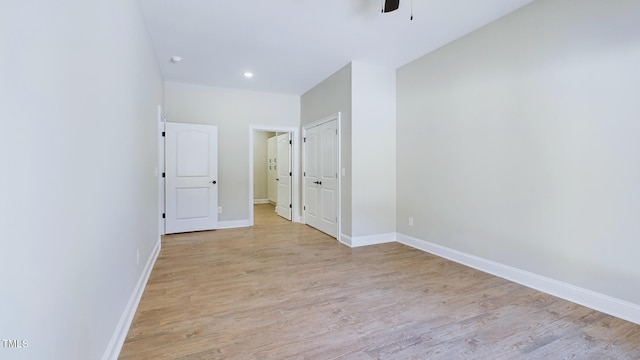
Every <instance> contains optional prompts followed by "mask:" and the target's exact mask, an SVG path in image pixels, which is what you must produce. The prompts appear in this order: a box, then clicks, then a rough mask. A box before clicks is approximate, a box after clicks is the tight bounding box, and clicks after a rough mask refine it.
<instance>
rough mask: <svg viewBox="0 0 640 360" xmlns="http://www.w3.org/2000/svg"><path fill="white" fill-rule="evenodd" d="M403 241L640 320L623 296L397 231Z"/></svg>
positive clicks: (639, 307) (635, 307) (637, 307)
mask: <svg viewBox="0 0 640 360" xmlns="http://www.w3.org/2000/svg"><path fill="white" fill-rule="evenodd" d="M396 240H397V241H398V242H399V243H402V244H405V245H408V246H411V247H414V248H416V249H419V250H422V251H426V252H428V253H431V254H434V255H437V256H440V257H443V258H445V259H449V260H451V261H455V262H457V263H460V264H463V265H466V266H469V267H472V268H474V269H477V270H480V271H483V272H486V273H489V274H492V275H495V276H498V277H501V278H503V279H507V280H510V281H513V282H515V283H518V284H520V285H524V286H526V287H530V288H532V289H536V290H539V291H542V292H544V293H547V294H550V295H553V296H557V297H559V298H562V299H565V300H568V301H571V302H574V303H576V304H580V305H583V306H586V307H588V308H591V309H594V310H598V311H601V312H603V313H606V314H609V315H613V316H615V317H619V318H621V319H624V320H627V321H631V322H633V323H636V324H640V305H639V304H634V303H631V302H628V301H625V300H620V299H617V298H614V297H611V296H608V295H604V294H600V293H597V292H595V291H591V290H588V289H584V288H581V287H578V286H574V285H571V284H568V283H565V282H562V281H558V280H554V279H551V278H547V277H544V276H540V275H537V274H534V273H531V272H528V271H524V270H521V269H518V268H514V267H511V266H507V265H504V264H500V263H497V262H495V261H491V260H487V259H484V258H481V257H478V256H475V255H471V254H467V253H464V252H461V251H458V250H454V249H451V248H447V247H444V246H442V245H438V244H434V243H431V242H428V241H425V240H421V239H417V238H414V237H411V236H407V235H403V234H396Z"/></svg>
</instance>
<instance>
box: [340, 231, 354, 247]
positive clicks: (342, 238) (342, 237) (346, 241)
mask: <svg viewBox="0 0 640 360" xmlns="http://www.w3.org/2000/svg"><path fill="white" fill-rule="evenodd" d="M338 241H340V242H341V243H343V244H345V245H347V246H349V247H351V236H349V235H347V234H339V236H338Z"/></svg>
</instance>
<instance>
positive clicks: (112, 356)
mask: <svg viewBox="0 0 640 360" xmlns="http://www.w3.org/2000/svg"><path fill="white" fill-rule="evenodd" d="M161 244H162V241H161V239H160V238H158V242H157V243H156V245H155V246H154V247H153V250H152V251H151V256H149V259H148V260H147V263H146V265H145V267H144V270H143V271H142V273H141V274H140V278H139V279H138V283H137V284H136V287H135V288H134V289H133V293H131V296H130V297H129V302H128V303H127V306H126V307H125V309H124V312H123V313H122V315H121V316H120V321H118V325H117V326H116V329H115V331H114V332H113V335H112V336H111V340H110V341H109V345H107V349H106V350H105V352H104V354H103V355H102V360H117V359H118V355H120V350H122V345H124V340H125V339H126V337H127V333H128V332H129V328H130V327H131V323H132V322H133V317H134V315H135V314H136V310H137V309H138V304H140V299H141V298H142V293H143V292H144V288H145V287H146V286H147V281H148V280H149V276H150V275H151V270H153V265H154V264H155V263H156V259H158V255H160V247H161Z"/></svg>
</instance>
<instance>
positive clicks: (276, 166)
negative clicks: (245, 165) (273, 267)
mask: <svg viewBox="0 0 640 360" xmlns="http://www.w3.org/2000/svg"><path fill="white" fill-rule="evenodd" d="M269 139H271V140H269ZM298 139H299V129H298V128H294V127H279V126H254V125H252V126H250V127H249V157H250V158H249V202H250V204H249V222H250V226H253V225H254V205H255V204H264V203H271V204H273V205H275V207H276V212H277V213H278V215H280V216H282V217H283V218H285V219H287V220H290V221H294V222H300V212H299V209H300V207H299V183H300V181H299V179H300V171H299V161H300V160H299V159H300V156H299V153H300V144H299V140H298ZM269 149H271V151H269Z"/></svg>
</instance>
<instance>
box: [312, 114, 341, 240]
mask: <svg viewBox="0 0 640 360" xmlns="http://www.w3.org/2000/svg"><path fill="white" fill-rule="evenodd" d="M337 124H338V121H337V120H331V121H328V122H325V123H322V124H320V125H318V126H315V127H312V128H309V129H306V131H305V135H304V137H305V138H304V146H305V158H304V160H305V168H304V169H305V170H304V192H305V193H304V195H305V204H304V214H305V222H306V223H307V224H308V225H310V226H313V227H315V228H316V229H318V230H321V231H323V232H325V233H327V234H329V235H331V236H333V237H337V235H338V132H337Z"/></svg>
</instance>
